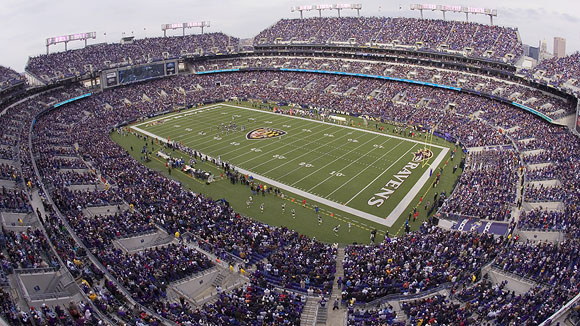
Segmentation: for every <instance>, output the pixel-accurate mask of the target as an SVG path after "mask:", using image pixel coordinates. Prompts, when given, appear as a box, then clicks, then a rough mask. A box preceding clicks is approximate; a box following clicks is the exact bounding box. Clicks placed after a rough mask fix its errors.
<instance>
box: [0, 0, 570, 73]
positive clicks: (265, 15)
mask: <svg viewBox="0 0 580 326" xmlns="http://www.w3.org/2000/svg"><path fill="white" fill-rule="evenodd" d="M333 3H362V7H363V8H362V10H361V16H387V17H417V18H419V17H420V14H419V12H418V11H411V10H410V9H409V6H410V4H412V3H434V4H450V5H462V6H471V7H485V8H492V9H497V10H498V17H495V18H494V24H496V25H501V26H510V27H517V28H518V29H519V32H520V36H521V38H522V42H523V43H524V44H529V45H532V46H538V43H539V41H540V40H543V39H545V40H546V41H547V43H548V51H549V52H553V49H552V46H553V39H554V37H555V36H559V37H564V38H566V54H571V53H573V52H575V51H578V50H580V28H579V27H580V3H578V2H576V1H571V0H554V1H550V2H546V1H545V0H525V1H524V0H512V1H500V0H487V1H480V0H469V1H466V0H463V1H454V0H449V1H438V0H433V1H429V0H427V1H402V0H400V1H396V2H384V1H377V0H369V1H365V0H362V1H352V0H351V1H310V0H305V1H297V0H272V1H261V0H246V1H233V0H216V1H198V0H166V1H159V2H153V1H135V0H121V1H113V0H101V1H98V2H85V1H74V0H59V1H51V2H49V1H45V0H27V1H21V0H0V28H1V30H2V31H4V33H2V34H1V36H0V42H1V44H2V50H0V65H3V66H8V67H11V68H13V69H14V70H16V71H18V72H23V71H24V66H25V64H26V62H27V60H28V57H29V56H36V55H39V54H44V53H46V48H45V45H44V44H45V39H46V38H47V37H51V36H59V35H67V34H73V33H80V32H93V31H94V32H97V39H96V40H89V44H94V43H102V42H109V43H111V42H118V41H119V40H120V38H121V37H122V36H123V34H124V35H134V36H135V37H136V38H143V37H158V36H163V32H162V31H161V24H166V23H179V22H195V21H202V20H204V21H211V27H209V28H207V29H206V32H224V33H226V34H228V35H231V36H235V37H239V38H251V37H254V36H255V35H257V34H258V33H259V32H260V31H261V30H264V29H266V28H267V27H268V26H270V25H272V24H274V23H275V22H276V21H278V20H279V19H281V18H299V17H300V14H299V13H292V12H290V7H292V6H297V5H308V4H333ZM317 15H318V12H309V13H305V15H304V16H305V17H315V16H317ZM323 15H324V16H336V15H337V14H336V11H327V12H323ZM341 15H342V16H355V15H356V11H343V12H342V13H341ZM424 17H425V18H437V19H442V14H441V13H436V12H430V11H424ZM446 18H447V20H459V21H464V20H465V15H464V14H450V13H447V14H446ZM470 21H474V22H478V23H484V24H489V17H487V16H484V15H477V16H476V15H470ZM188 33H199V31H198V30H195V29H191V30H188ZM168 35H181V31H168ZM83 45H84V43H83V42H81V41H75V42H71V43H69V49H75V48H79V47H82V46H83ZM63 50H64V45H63V44H60V45H57V46H51V52H56V51H63Z"/></svg>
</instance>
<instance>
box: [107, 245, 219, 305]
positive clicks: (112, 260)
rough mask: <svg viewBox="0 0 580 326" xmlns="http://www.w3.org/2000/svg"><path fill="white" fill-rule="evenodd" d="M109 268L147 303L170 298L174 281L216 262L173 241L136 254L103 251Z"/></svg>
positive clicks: (133, 292)
mask: <svg viewBox="0 0 580 326" xmlns="http://www.w3.org/2000/svg"><path fill="white" fill-rule="evenodd" d="M99 257H100V258H101V260H102V261H103V263H104V265H105V267H107V269H109V271H110V272H111V273H112V274H113V275H114V276H115V278H116V279H117V280H119V281H120V282H121V284H123V285H124V286H125V287H126V288H127V289H128V290H129V291H130V292H131V293H132V294H133V297H134V298H135V299H137V300H138V301H139V302H141V303H144V304H147V303H152V302H155V301H159V300H160V299H162V298H165V297H166V295H167V294H166V289H167V286H168V285H169V284H170V283H171V282H175V281H178V280H180V279H182V278H184V277H187V276H191V275H193V274H195V273H198V272H201V271H203V270H205V269H208V268H210V267H211V266H213V264H212V263H211V262H210V261H209V259H208V258H207V257H206V256H205V255H203V254H201V253H199V252H198V251H197V250H195V249H192V248H189V247H187V246H184V245H174V244H169V245H167V246H164V247H155V248H148V249H145V250H143V251H139V252H137V253H133V254H127V253H125V252H123V251H122V250H120V249H117V250H108V251H103V252H101V253H100V254H99Z"/></svg>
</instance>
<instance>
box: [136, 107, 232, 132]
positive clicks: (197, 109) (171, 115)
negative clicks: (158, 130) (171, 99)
mask: <svg viewBox="0 0 580 326" xmlns="http://www.w3.org/2000/svg"><path fill="white" fill-rule="evenodd" d="M220 105H221V104H214V105H210V106H204V107H201V108H195V109H189V110H185V111H181V112H177V113H174V114H170V115H165V114H164V115H161V116H160V117H159V118H155V119H153V120H147V121H145V122H141V123H138V124H136V125H133V127H139V126H142V125H144V124H147V123H151V122H155V121H158V120H164V119H167V118H173V117H174V116H176V115H180V114H186V113H190V112H195V111H201V110H207V109H214V108H215V107H216V106H220Z"/></svg>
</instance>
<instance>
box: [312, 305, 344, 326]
mask: <svg viewBox="0 0 580 326" xmlns="http://www.w3.org/2000/svg"><path fill="white" fill-rule="evenodd" d="M329 303H330V302H328V304H329ZM328 304H327V305H326V306H325V307H324V308H322V307H320V308H318V313H317V314H316V326H325V325H326V321H327V320H328ZM343 314H344V312H343ZM330 324H331V325H339V324H335V323H332V322H331V323H330ZM340 325H344V322H343V323H342V324H340Z"/></svg>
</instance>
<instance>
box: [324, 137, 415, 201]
mask: <svg viewBox="0 0 580 326" xmlns="http://www.w3.org/2000/svg"><path fill="white" fill-rule="evenodd" d="M401 144H403V142H399V143H398V144H397V145H396V146H395V147H393V148H391V150H389V151H388V152H386V153H385V154H383V156H381V157H379V158H378V159H377V160H376V161H374V162H373V164H375V163H377V162H378V161H380V160H382V159H383V157H385V155H387V154H389V153H390V152H392V151H393V150H394V149H395V148H397V147H399V145H401ZM413 147H415V146H413ZM405 154H406V153H405ZM401 157H402V156H401ZM399 160H400V158H399ZM399 160H397V161H399ZM395 163H396V162H395ZM373 164H369V166H367V167H366V168H364V169H362V170H360V172H359V173H357V174H355V175H354V176H353V177H352V178H350V179H348V181H346V182H345V183H343V184H342V185H340V187H338V188H336V189H334V190H333V191H332V192H331V193H329V194H328V196H331V195H332V194H334V193H335V192H336V191H338V189H340V188H342V187H344V186H345V185H347V184H348V183H350V182H351V181H352V180H354V179H355V178H356V177H358V176H359V175H360V174H361V173H363V172H365V171H366V170H367V169H368V168H370V167H371V166H372V165H373ZM393 164H394V163H393ZM391 166H392V164H391ZM325 181H326V180H325ZM328 196H326V197H328ZM347 204H348V203H347Z"/></svg>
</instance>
